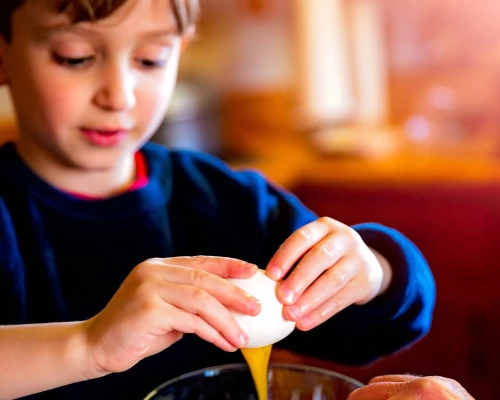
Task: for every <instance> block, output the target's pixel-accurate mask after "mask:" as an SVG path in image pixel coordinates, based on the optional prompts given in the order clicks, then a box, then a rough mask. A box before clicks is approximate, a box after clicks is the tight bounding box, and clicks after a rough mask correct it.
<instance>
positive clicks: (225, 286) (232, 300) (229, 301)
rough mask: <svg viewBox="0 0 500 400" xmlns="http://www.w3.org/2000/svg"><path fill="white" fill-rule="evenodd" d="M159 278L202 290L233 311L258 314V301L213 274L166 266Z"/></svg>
mask: <svg viewBox="0 0 500 400" xmlns="http://www.w3.org/2000/svg"><path fill="white" fill-rule="evenodd" d="M161 276H162V277H163V278H164V279H165V280H166V281H167V282H171V283H179V284H184V285H191V286H193V287H195V288H200V289H203V290H204V291H206V292H208V293H210V294H211V295H212V296H214V297H215V298H216V299H217V300H219V301H220V302H221V303H222V304H224V305H225V306H227V307H229V308H231V309H234V310H235V311H238V312H241V313H244V314H249V315H257V314H258V313H259V312H260V309H261V305H260V302H259V300H257V299H256V298H255V297H253V296H251V295H250V294H249V293H247V292H245V291H244V290H242V289H240V288H239V287H237V286H236V285H235V284H234V283H232V282H229V281H227V280H226V279H224V278H221V277H219V276H217V275H214V274H213V273H210V272H206V271H204V270H201V269H194V268H187V267H178V266H171V265H168V266H162V268H161Z"/></svg>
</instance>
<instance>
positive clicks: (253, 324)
mask: <svg viewBox="0 0 500 400" xmlns="http://www.w3.org/2000/svg"><path fill="white" fill-rule="evenodd" d="M228 281H230V282H233V283H234V284H235V285H236V286H238V287H240V288H241V289H243V290H244V291H245V292H247V293H249V294H251V295H252V296H253V297H255V298H256V299H257V300H259V301H260V303H261V307H262V308H261V311H260V313H259V314H258V315H256V316H251V315H246V314H241V313H239V312H236V311H233V315H234V317H235V318H236V321H237V322H238V323H239V324H240V326H241V329H243V330H244V331H245V332H246V333H247V334H248V337H249V340H248V344H247V346H246V347H247V348H256V347H263V346H267V345H269V344H274V343H276V342H279V341H280V340H281V339H284V338H285V337H287V336H288V335H289V334H290V333H292V331H293V330H294V329H295V322H293V321H288V320H286V319H285V318H283V304H282V303H280V301H279V300H278V298H277V297H276V290H277V287H278V283H277V282H275V281H273V280H272V279H271V278H268V277H267V276H266V274H265V272H264V271H263V270H259V271H257V273H256V274H255V275H254V276H252V277H251V278H248V279H235V278H230V279H228Z"/></svg>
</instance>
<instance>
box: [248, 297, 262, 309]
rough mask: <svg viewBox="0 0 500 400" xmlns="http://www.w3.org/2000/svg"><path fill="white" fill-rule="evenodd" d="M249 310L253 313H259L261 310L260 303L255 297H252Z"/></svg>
mask: <svg viewBox="0 0 500 400" xmlns="http://www.w3.org/2000/svg"><path fill="white" fill-rule="evenodd" d="M248 308H249V310H250V311H252V312H255V311H259V310H260V308H261V304H260V301H259V300H257V299H256V298H255V297H250V301H249V303H248Z"/></svg>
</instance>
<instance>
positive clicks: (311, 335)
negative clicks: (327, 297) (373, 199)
mask: <svg viewBox="0 0 500 400" xmlns="http://www.w3.org/2000/svg"><path fill="white" fill-rule="evenodd" d="M353 228H354V229H355V230H356V231H357V232H358V233H359V234H360V235H361V237H362V238H363V240H364V242H365V243H366V244H367V245H368V246H370V247H372V248H373V249H375V250H377V251H379V252H380V253H381V254H383V255H384V256H385V257H386V258H387V260H388V261H389V263H390V265H391V267H392V269H393V280H392V282H391V285H390V287H389V288H388V290H387V291H386V292H385V293H384V294H383V295H381V296H379V297H377V298H375V299H374V300H372V301H371V302H369V303H367V304H366V305H363V306H356V305H352V306H350V307H348V308H347V309H345V310H343V311H341V312H340V313H338V314H337V315H336V316H334V317H333V318H331V319H330V320H329V321H327V322H325V323H323V324H322V325H320V326H319V327H317V328H315V329H313V330H311V331H309V332H301V331H298V330H296V331H295V332H294V333H293V334H292V335H290V336H289V337H288V338H286V339H285V340H283V341H282V342H280V344H279V345H280V346H284V347H288V348H291V349H293V350H295V351H297V352H300V353H305V354H308V355H311V356H316V357H320V358H323V359H329V360H331V361H333V362H336V363H340V364H346V365H363V364H368V363H370V362H372V361H375V360H376V359H378V358H380V357H382V356H385V355H389V354H392V353H394V352H397V351H400V350H402V349H404V348H406V347H408V346H410V345H412V344H413V343H415V341H417V340H418V339H420V338H422V337H423V336H424V335H425V334H426V333H427V332H428V331H429V329H430V327H431V322H432V314H433V310H434V305H435V297H436V289H435V283H434V279H433V276H432V273H431V271H430V268H429V266H428V264H427V262H426V260H425V258H424V257H423V255H422V254H421V252H420V251H419V250H418V248H417V247H416V246H415V245H414V244H413V243H412V242H411V241H410V240H409V239H408V238H406V237H405V236H404V235H403V234H401V233H400V232H398V231H396V230H394V229H391V228H388V227H385V226H382V225H379V224H374V223H366V224H360V225H356V226H354V227H353Z"/></svg>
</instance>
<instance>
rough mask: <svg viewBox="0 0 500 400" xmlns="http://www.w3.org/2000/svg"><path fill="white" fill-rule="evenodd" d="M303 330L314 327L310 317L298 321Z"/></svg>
mask: <svg viewBox="0 0 500 400" xmlns="http://www.w3.org/2000/svg"><path fill="white" fill-rule="evenodd" d="M298 322H300V324H301V325H302V327H303V329H311V328H312V327H313V326H314V320H313V319H312V318H311V317H305V318H302V319H301V320H300V321H298Z"/></svg>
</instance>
